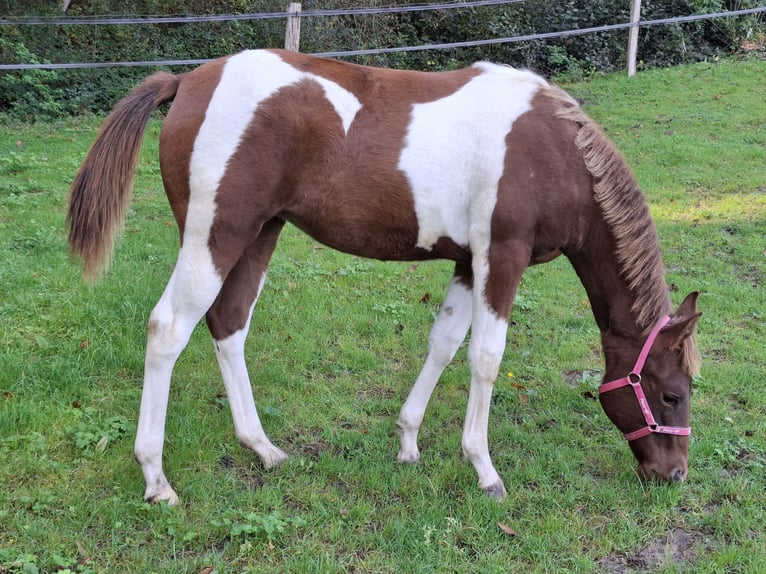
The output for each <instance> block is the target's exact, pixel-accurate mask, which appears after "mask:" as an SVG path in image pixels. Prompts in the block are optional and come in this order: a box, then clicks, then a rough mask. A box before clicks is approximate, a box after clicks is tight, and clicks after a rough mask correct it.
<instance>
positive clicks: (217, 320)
mask: <svg viewBox="0 0 766 574" xmlns="http://www.w3.org/2000/svg"><path fill="white" fill-rule="evenodd" d="M283 225H284V222H283V221H281V220H279V219H273V220H271V221H269V222H267V223H266V224H265V225H264V226H263V229H262V230H261V233H260V234H259V236H258V238H257V239H256V240H255V242H254V243H253V244H252V245H251V246H250V247H248V248H247V249H246V250H245V252H244V254H243V255H242V256H241V257H240V259H239V260H238V261H237V263H236V264H235V266H234V268H233V269H232V270H231V272H230V273H229V275H228V276H227V277H226V280H225V281H224V284H223V288H222V289H221V292H220V293H219V295H218V297H217V299H216V300H215V302H214V303H213V306H212V307H211V308H210V310H209V311H208V313H207V316H206V319H207V324H208V328H209V329H210V333H211V335H212V336H213V341H214V344H215V352H216V357H217V358H218V365H219V367H220V369H221V375H222V376H223V382H224V386H225V387H226V394H227V396H228V398H229V406H230V408H231V414H232V419H233V420H234V430H235V433H236V435H237V438H238V439H239V442H240V443H241V444H242V445H243V446H245V447H247V448H249V449H251V450H253V451H255V453H256V454H257V455H258V456H259V457H260V459H261V461H262V462H263V465H264V467H266V468H271V467H274V466H277V465H278V464H280V463H281V462H283V461H284V460H285V459H286V458H287V455H286V454H285V453H284V452H282V451H281V450H280V449H278V448H277V447H276V446H274V445H273V444H272V443H271V441H270V440H269V439H268V437H267V436H266V433H265V432H264V430H263V426H262V425H261V421H260V418H259V417H258V411H257V410H256V407H255V400H254V398H253V391H252V387H251V385H250V378H249V376H248V373H247V365H246V363H245V339H246V338H247V334H248V329H249V326H250V319H251V317H252V313H253V309H254V308H255V303H256V301H257V300H258V297H259V295H260V293H261V290H262V288H263V284H264V282H265V280H266V272H267V269H268V264H269V259H270V258H271V254H272V253H273V251H274V248H275V246H276V243H277V239H278V238H279V233H280V231H281V230H282V226H283Z"/></svg>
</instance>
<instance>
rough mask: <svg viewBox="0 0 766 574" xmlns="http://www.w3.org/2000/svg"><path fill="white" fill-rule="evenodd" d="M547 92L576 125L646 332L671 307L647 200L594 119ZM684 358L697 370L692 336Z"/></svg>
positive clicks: (563, 94) (688, 366) (569, 99)
mask: <svg viewBox="0 0 766 574" xmlns="http://www.w3.org/2000/svg"><path fill="white" fill-rule="evenodd" d="M546 93H547V95H548V96H549V97H550V98H551V99H553V100H554V101H555V102H557V103H558V105H559V110H558V112H557V113H556V116H557V117H560V118H563V119H566V120H570V121H572V122H575V123H576V124H577V125H578V126H579V130H578V132H577V137H576V140H575V143H576V145H577V147H578V148H579V149H580V150H582V152H583V159H584V160H585V165H586V167H587V169H588V171H589V172H590V173H591V175H592V176H593V179H594V185H593V193H594V197H595V199H596V203H598V205H599V206H600V207H601V212H602V213H603V216H604V221H606V223H607V225H608V226H609V229H610V230H611V233H612V236H613V237H614V240H615V256H616V257H617V260H618V262H619V263H620V267H621V272H622V275H623V277H624V278H625V280H626V281H627V283H628V288H629V289H630V290H631V291H632V292H633V294H634V295H635V300H634V302H633V305H632V307H631V311H632V312H633V316H634V317H635V318H636V322H637V324H638V325H639V326H640V327H641V329H642V331H643V333H644V335H648V334H649V331H651V329H652V327H653V326H654V323H655V322H656V321H657V318H658V317H660V316H662V315H666V314H669V313H670V312H671V302H670V296H669V294H668V288H667V283H666V282H665V266H664V264H663V262H662V256H661V253H660V246H659V239H658V237H657V230H656V228H655V226H654V222H653V221H652V219H651V216H650V214H649V207H648V205H647V203H646V199H645V197H644V195H643V193H642V192H641V190H640V188H639V186H638V183H637V182H636V179H635V177H634V176H633V173H632V171H631V170H630V168H629V167H628V164H627V163H626V161H625V159H624V158H623V157H622V155H621V154H620V152H619V151H618V150H617V148H616V147H615V145H614V144H613V143H612V142H611V141H610V140H609V138H607V137H606V136H605V135H604V133H603V132H602V131H601V128H600V127H599V126H598V125H597V124H596V122H594V121H593V120H592V119H591V118H590V117H589V116H588V115H587V114H586V113H585V112H583V110H582V109H581V108H580V106H579V104H578V103H577V102H576V101H575V100H574V99H573V98H572V97H571V96H569V95H568V94H567V93H566V92H564V91H563V90H561V89H559V88H557V87H554V86H551V87H550V88H548V89H547V90H546ZM682 360H683V364H684V368H685V369H686V370H687V372H689V373H690V374H697V373H698V372H699V366H700V356H699V352H698V351H697V347H696V343H695V340H694V336H690V337H687V338H686V339H685V340H684V345H683V349H682Z"/></svg>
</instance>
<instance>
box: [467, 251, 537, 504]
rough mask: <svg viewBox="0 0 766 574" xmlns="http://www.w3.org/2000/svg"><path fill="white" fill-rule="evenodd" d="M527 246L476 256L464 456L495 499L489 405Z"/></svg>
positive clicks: (500, 489) (501, 494)
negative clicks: (490, 448) (489, 434)
mask: <svg viewBox="0 0 766 574" xmlns="http://www.w3.org/2000/svg"><path fill="white" fill-rule="evenodd" d="M530 252H531V250H530V249H529V247H528V246H527V245H526V244H524V243H518V244H517V245H516V246H515V248H514V246H512V245H511V244H510V243H509V244H507V245H505V246H504V249H500V248H495V249H494V250H493V252H492V255H491V256H490V254H489V253H487V255H486V256H485V257H480V256H476V255H475V256H474V281H475V284H474V291H473V324H472V327H471V342H470V345H469V347H468V361H469V363H470V368H471V387H470V391H469V394H468V407H467V409H466V417H465V425H464V427H463V437H462V447H463V454H464V455H465V457H466V458H467V459H468V460H469V461H470V462H471V464H472V465H473V467H474V469H475V470H476V474H477V475H478V477H479V487H480V488H481V489H482V490H483V491H484V492H485V493H487V494H488V495H489V496H491V497H493V498H499V499H502V498H505V496H506V494H507V493H506V490H505V485H504V484H503V481H502V479H501V478H500V475H499V474H498V473H497V470H495V467H494V465H493V464H492V459H491V458H490V455H489V440H488V437H487V435H488V428H489V407H490V403H491V401H492V390H493V387H494V384H495V380H496V379H497V374H498V371H499V369H500V363H501V361H502V359H503V352H504V351H505V341H506V334H507V332H508V317H509V315H510V311H511V305H512V303H513V298H514V296H515V295H516V290H517V288H518V285H519V281H520V280H521V275H522V273H523V272H524V269H526V266H527V263H528V262H529V256H530Z"/></svg>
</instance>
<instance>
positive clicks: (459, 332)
mask: <svg viewBox="0 0 766 574" xmlns="http://www.w3.org/2000/svg"><path fill="white" fill-rule="evenodd" d="M472 280H473V275H472V272H471V268H470V266H468V265H465V264H462V263H458V264H456V265H455V273H454V275H453V277H452V282H451V283H450V286H449V289H448V290H447V294H446V295H445V297H444V302H443V303H442V306H441V309H440V311H439V316H438V317H437V318H436V321H435V322H434V325H433V327H432V328H431V334H430V336H429V338H428V356H427V357H426V361H425V364H424V365H423V368H422V370H421V371H420V375H418V378H417V380H416V381H415V384H414V385H413V386H412V389H411V390H410V393H409V395H408V396H407V400H406V401H405V402H404V404H403V405H402V409H401V411H400V412H399V419H398V421H397V423H396V425H397V427H398V428H399V454H398V455H397V457H396V460H397V461H399V462H402V463H415V462H417V461H418V460H419V459H420V451H419V450H418V432H419V430H420V425H421V424H422V423H423V417H424V416H425V412H426V407H427V406H428V401H429V400H430V398H431V395H432V394H433V391H434V388H436V384H437V383H438V382H439V377H440V376H441V374H442V372H443V371H444V369H445V367H446V366H447V365H448V364H449V363H450V362H451V361H452V359H453V357H454V356H455V353H456V352H457V350H458V348H459V347H460V344H461V343H462V342H463V341H464V340H465V336H466V333H467V332H468V327H469V326H470V325H471V283H472Z"/></svg>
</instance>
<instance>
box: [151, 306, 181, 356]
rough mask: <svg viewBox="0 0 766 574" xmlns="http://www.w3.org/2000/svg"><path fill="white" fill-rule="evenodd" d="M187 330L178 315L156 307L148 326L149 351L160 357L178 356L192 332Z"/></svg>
mask: <svg viewBox="0 0 766 574" xmlns="http://www.w3.org/2000/svg"><path fill="white" fill-rule="evenodd" d="M187 330H188V329H182V328H181V325H180V321H179V320H178V317H177V316H174V315H173V314H169V313H164V312H163V311H162V310H160V309H157V308H155V309H154V311H152V314H151V315H150V317H149V323H148V326H147V343H146V350H147V353H149V354H152V355H155V356H158V357H177V356H178V355H179V354H180V353H181V351H182V350H183V348H184V347H185V346H186V341H187V340H188V338H189V335H190V334H191V333H190V332H189V333H187V332H186V331H187Z"/></svg>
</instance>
